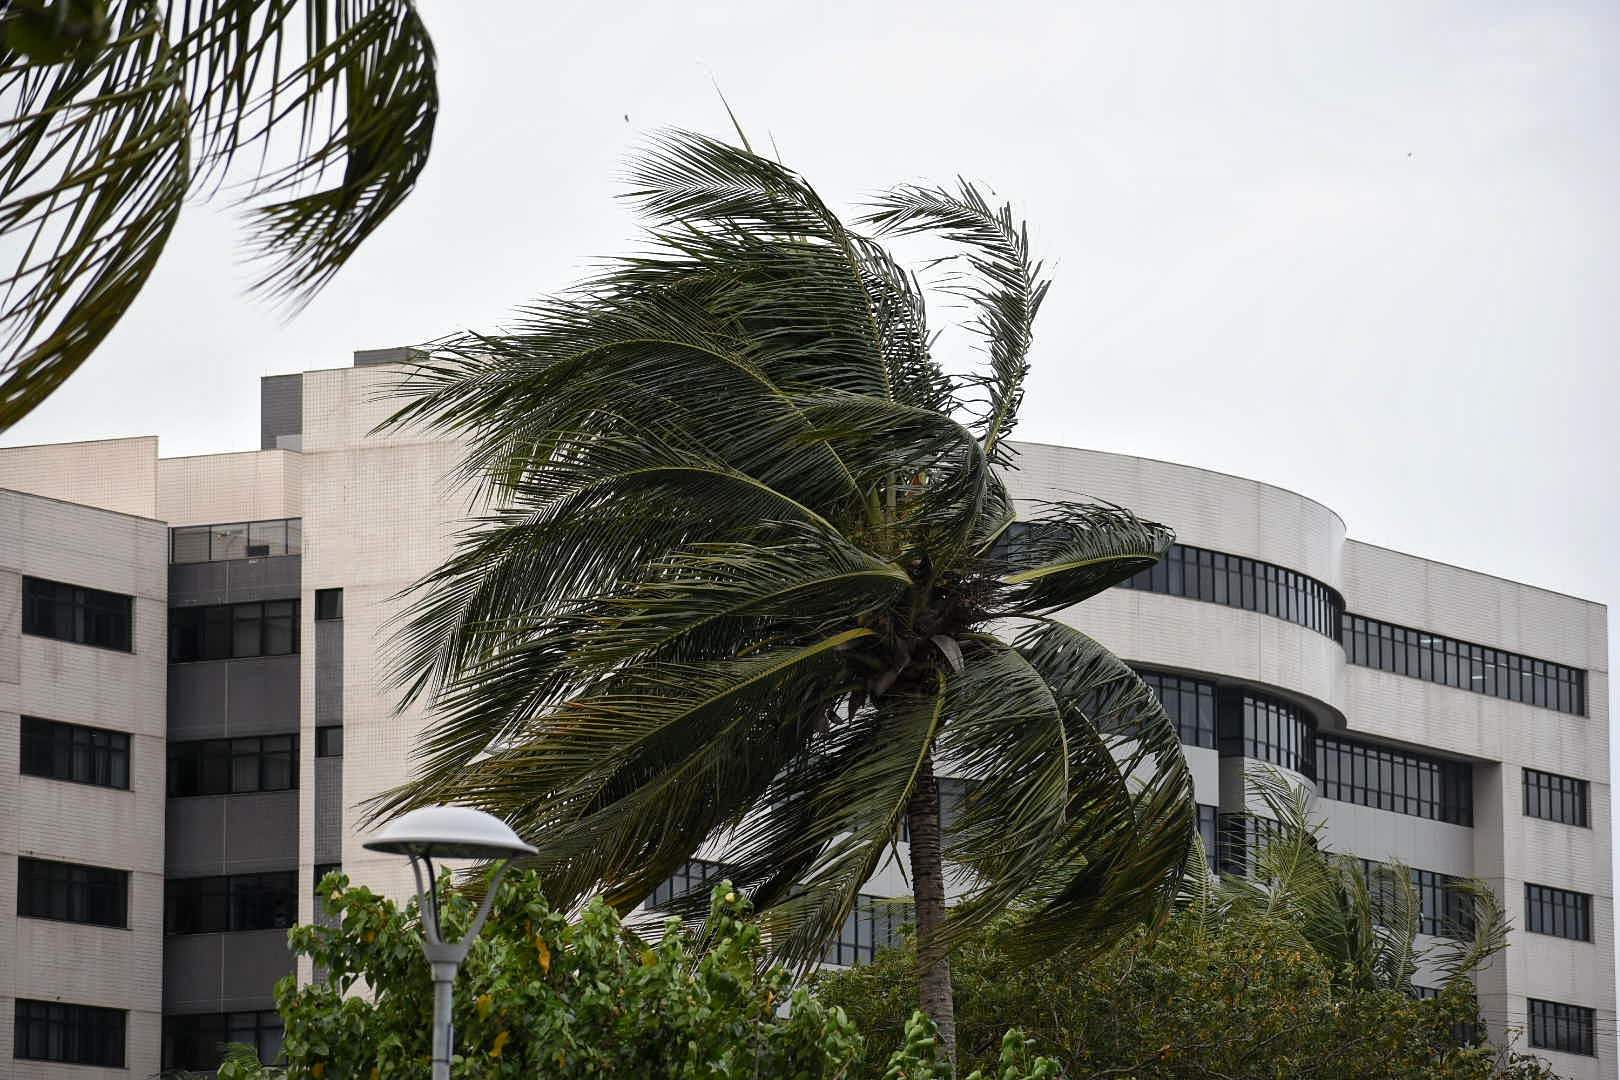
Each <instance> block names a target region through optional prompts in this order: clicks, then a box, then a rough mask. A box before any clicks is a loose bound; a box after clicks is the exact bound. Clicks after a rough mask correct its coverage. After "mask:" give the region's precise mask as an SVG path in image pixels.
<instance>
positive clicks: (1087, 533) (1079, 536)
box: [1001, 502, 1175, 614]
mask: <svg viewBox="0 0 1620 1080" xmlns="http://www.w3.org/2000/svg"><path fill="white" fill-rule="evenodd" d="M1174 540H1175V534H1174V533H1173V532H1171V531H1170V530H1169V529H1168V528H1166V527H1165V526H1163V525H1160V524H1158V523H1156V522H1152V521H1144V520H1142V519H1141V518H1139V517H1137V516H1136V515H1135V514H1133V513H1131V512H1130V511H1129V510H1126V509H1124V508H1123V507H1118V506H1108V505H1094V504H1088V503H1070V502H1054V503H1045V504H1043V505H1042V506H1041V508H1040V512H1039V514H1038V515H1037V516H1036V517H1035V518H1033V519H1032V520H1031V521H1030V522H1028V525H1027V528H1026V530H1025V532H1024V533H1023V535H1022V536H1021V537H1020V539H1019V540H1018V541H1017V542H1016V543H1014V544H1011V545H1009V546H1008V555H1007V569H1006V573H1005V574H1004V575H1003V576H1002V579H1001V580H1002V581H1003V582H1005V583H1006V584H1007V585H1010V586H1012V587H1013V588H1012V593H1011V596H1010V597H1009V598H1008V601H1007V610H1008V611H1009V612H1010V613H1015V614H1044V613H1047V612H1052V611H1057V610H1060V609H1062V608H1065V607H1069V606H1071V605H1074V604H1078V603H1080V602H1081V601H1083V600H1086V599H1089V598H1090V597H1092V596H1095V595H1096V594H1097V593H1100V592H1102V591H1103V590H1104V589H1107V588H1109V587H1111V586H1113V585H1117V584H1119V583H1120V582H1121V581H1125V580H1126V579H1128V578H1130V577H1131V576H1132V575H1134V574H1136V573H1138V572H1139V571H1141V570H1144V569H1146V568H1148V567H1150V566H1152V565H1153V564H1154V563H1156V562H1158V561H1159V560H1160V559H1162V558H1163V557H1164V555H1165V552H1167V551H1169V550H1170V545H1171V543H1173V542H1174Z"/></svg>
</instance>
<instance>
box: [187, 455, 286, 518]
mask: <svg viewBox="0 0 1620 1080" xmlns="http://www.w3.org/2000/svg"><path fill="white" fill-rule="evenodd" d="M303 465H304V460H303V458H301V457H300V456H299V455H298V454H295V453H293V452H291V451H289V450H249V451H246V452H243V453H240V454H207V455H204V456H201V457H182V458H163V459H162V460H160V461H159V462H158V474H157V483H158V500H157V506H158V513H157V516H158V517H160V518H162V519H163V520H164V521H167V522H168V523H169V524H170V525H219V524H224V523H226V522H232V521H270V520H273V519H275V518H289V517H298V516H299V513H300V510H301V500H302V498H303V492H304V484H303Z"/></svg>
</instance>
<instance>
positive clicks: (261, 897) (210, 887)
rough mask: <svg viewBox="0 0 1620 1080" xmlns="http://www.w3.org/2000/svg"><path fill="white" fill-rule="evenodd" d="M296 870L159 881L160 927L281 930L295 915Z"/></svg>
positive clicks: (191, 931) (217, 930) (184, 931)
mask: <svg viewBox="0 0 1620 1080" xmlns="http://www.w3.org/2000/svg"><path fill="white" fill-rule="evenodd" d="M297 891H298V871H296V870H278V871H276V872H274V873H268V874H232V875H230V876H228V877H204V878H171V879H170V880H169V881H168V882H167V883H165V885H164V896H163V929H164V931H165V932H167V933H170V934H220V933H233V932H236V931H242V930H285V929H287V928H288V927H289V926H291V925H292V924H293V920H294V918H295V917H296V916H297V914H298V897H297V895H296V893H297Z"/></svg>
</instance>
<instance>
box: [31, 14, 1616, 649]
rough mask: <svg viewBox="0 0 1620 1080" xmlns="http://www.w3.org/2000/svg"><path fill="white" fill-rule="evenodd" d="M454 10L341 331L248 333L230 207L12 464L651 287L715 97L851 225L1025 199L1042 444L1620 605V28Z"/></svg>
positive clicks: (238, 425)
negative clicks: (1277, 491) (599, 261)
mask: <svg viewBox="0 0 1620 1080" xmlns="http://www.w3.org/2000/svg"><path fill="white" fill-rule="evenodd" d="M422 6H423V8H424V9H425V13H426V16H427V19H428V21H429V23H430V26H431V28H432V31H433V34H434V38H435V40H436V42H437V45H438V52H439V58H440V63H441V67H440V72H441V90H442V97H443V110H442V113H441V116H440V121H439V129H438V139H437V144H436V146H435V149H434V154H433V160H432V163H431V164H430V165H429V167H428V171H427V174H426V177H425V179H424V181H423V183H422V185H421V187H420V188H419V189H418V191H417V192H416V194H415V195H414V197H413V198H412V200H411V201H410V202H409V203H408V204H407V205H406V207H405V208H404V209H403V210H402V211H401V212H400V213H399V214H397V215H396V216H395V217H394V219H393V220H392V221H391V222H390V223H389V224H388V225H387V226H386V227H385V229H384V230H383V231H382V232H381V234H379V235H378V236H376V237H375V238H374V239H373V241H372V242H371V244H370V246H369V247H368V248H367V249H366V250H365V251H364V252H363V253H362V254H361V255H360V257H359V258H358V259H356V260H355V261H354V262H353V263H352V264H351V265H350V266H349V268H348V269H347V270H346V271H345V272H344V273H343V274H342V275H341V276H340V277H339V278H338V279H337V280H336V281H335V282H334V283H333V285H332V286H331V287H329V288H328V289H327V291H326V292H325V293H324V294H322V296H321V297H320V298H319V299H318V300H317V301H316V303H315V304H314V305H313V306H311V307H310V308H309V309H307V310H306V311H305V312H304V313H303V314H302V315H300V316H299V317H298V318H297V319H296V320H294V321H292V322H291V323H282V322H280V321H278V319H277V318H276V317H275V316H274V315H273V314H272V313H271V312H269V311H268V310H267V308H266V307H264V306H263V305H261V304H259V303H257V302H255V301H253V300H251V299H248V298H246V297H244V295H243V293H242V288H243V285H244V283H245V282H246V280H247V278H248V272H247V270H246V269H245V268H243V267H241V266H240V265H238V263H237V261H236V254H235V249H234V247H233V245H234V243H235V240H236V235H235V233H234V232H233V226H232V222H231V220H230V217H229V215H228V214H227V213H226V212H225V210H224V209H223V208H218V209H215V208H210V207H204V206H198V207H195V208H194V209H193V210H192V212H191V213H190V214H189V215H188V216H187V218H186V219H185V220H184V221H183V223H182V224H181V226H180V228H179V230H178V232H177V234H176V235H175V237H174V239H173V241H172V242H171V243H170V246H169V251H168V253H167V257H166V260H165V262H164V263H163V266H162V268H161V270H160V271H159V273H158V275H157V278H156V280H154V281H153V282H152V283H151V285H149V286H148V288H147V290H146V292H145V294H144V295H143V296H142V297H141V299H140V301H139V303H138V305H137V307H136V308H135V310H134V311H132V312H131V313H130V315H129V316H128V317H127V318H126V319H125V320H124V322H123V323H122V325H121V326H120V327H119V328H118V330H117V331H116V333H115V334H114V335H113V337H112V338H111V339H110V340H109V341H108V343H107V344H106V345H104V346H103V347H102V349H101V351H100V352H99V353H98V354H97V356H96V357H95V358H94V359H93V360H91V361H90V362H89V363H88V364H87V365H86V366H85V367H84V368H83V369H81V371H80V372H79V373H78V374H77V375H76V376H75V377H74V378H73V379H72V380H70V381H69V382H68V383H67V385H66V386H65V387H64V388H63V389H62V390H60V391H58V392H57V394H56V395H55V396H54V397H53V398H51V399H50V400H49V401H48V402H46V404H44V405H43V406H42V407H41V408H39V409H38V410H37V411H36V412H35V413H34V414H33V415H32V416H31V417H30V418H28V419H27V420H25V421H23V422H22V423H21V424H19V425H17V427H15V428H14V429H13V430H11V431H10V432H8V433H7V434H6V435H5V436H4V438H3V440H0V441H3V442H4V443H6V444H20V443H32V442H49V441H58V440H66V439H81V438H99V437H106V436H112V435H133V434H147V433H156V434H158V435H159V436H161V439H162V442H161V447H162V452H163V453H164V454H166V455H175V454H184V453H197V452H204V451H214V450H233V449H245V448H250V447H255V446H257V438H258V421H257V410H258V376H260V375H261V374H266V373H273V372H288V371H298V370H302V369H305V368H312V367H332V366H339V365H343V364H346V363H348V359H349V353H350V350H352V349H355V348H370V347H380V346H388V345H396V344H405V343H409V342H415V341H421V340H424V339H427V338H431V337H435V336H438V335H440V334H442V333H445V332H447V331H450V330H453V329H456V328H460V327H467V326H470V327H479V328H489V327H491V326H493V325H495V324H497V323H498V321H499V320H500V319H501V317H502V315H503V313H505V312H507V311H509V310H510V309H511V308H512V307H513V306H514V305H516V304H519V303H521V302H522V301H524V300H525V299H527V298H529V297H532V296H534V295H536V294H539V293H542V292H546V291H550V290H554V289H557V288H559V287H561V286H563V285H565V284H567V283H568V282H569V281H570V280H572V279H574V278H576V277H577V276H579V274H580V273H581V272H582V270H583V269H584V268H585V267H586V264H587V262H588V261H589V260H590V259H591V258H592V257H594V256H598V255H602V254H609V253H613V252H618V251H622V250H624V249H625V248H626V247H627V246H628V245H629V243H630V241H631V238H632V236H633V233H632V226H631V223H630V221H629V220H628V218H627V217H626V216H625V215H624V213H623V211H622V209H621V208H620V207H618V206H617V205H615V203H614V200H613V198H612V195H613V193H614V191H615V190H616V188H615V184H614V176H615V173H616V170H617V168H618V166H619V164H620V163H621V162H622V161H623V159H624V157H625V155H626V154H627V152H628V151H629V150H630V149H632V147H633V146H634V144H635V142H636V140H637V138H638V137H639V136H640V135H642V134H644V133H646V132H647V131H649V130H652V129H655V128H657V127H660V126H664V125H681V126H687V127H696V128H701V129H706V130H710V131H715V132H721V133H723V132H724V131H725V130H726V120H725V115H724V112H723V111H722V110H721V108H720V105H719V103H718V101H717V99H716V97H715V91H714V89H713V84H712V82H711V80H716V81H718V82H719V84H720V85H721V87H722V88H723V89H724V91H725V93H726V95H727V97H728V98H729V99H730V101H731V103H732V105H733V106H734V107H735V108H736V110H737V112H738V114H739V115H740V117H741V118H742V120H743V122H744V123H745V125H747V126H748V128H749V129H750V131H751V133H752V134H754V135H756V136H763V135H767V134H768V135H770V136H774V138H775V140H776V143H777V146H778V147H779V148H780V151H781V153H782V155H783V157H784V159H785V160H786V161H787V163H788V164H790V165H792V166H794V167H796V168H798V169H800V170H801V171H803V172H805V173H806V174H807V175H808V176H809V177H810V178H811V179H812V181H813V182H814V183H816V185H817V186H818V187H819V188H820V189H821V191H822V193H823V194H824V195H825V196H826V197H828V198H829V199H830V200H832V201H834V202H835V203H836V202H842V203H846V204H847V203H850V202H853V201H854V200H856V199H858V198H860V197H861V196H862V195H863V194H865V193H867V192H870V191H872V190H874V189H876V188H879V187H882V186H886V185H888V184H891V183H894V182H896V181H901V180H911V179H925V180H949V179H950V178H952V177H953V176H955V175H956V174H958V173H961V174H965V175H968V176H971V177H975V178H979V179H982V180H984V181H986V182H988V183H989V184H991V185H993V186H994V187H995V188H996V189H997V190H998V191H999V192H1000V193H1002V194H1003V195H1006V196H1010V197H1012V198H1014V199H1015V200H1017V202H1018V203H1019V205H1020V207H1021V208H1022V210H1023V211H1024V212H1025V213H1026V214H1027V216H1028V217H1029V219H1030V221H1031V223H1032V230H1033V235H1034V237H1035V240H1036V243H1037V246H1038V247H1039V248H1040V249H1041V251H1042V252H1043V253H1045V254H1046V255H1047V256H1048V257H1049V258H1050V259H1051V260H1052V261H1053V263H1054V265H1055V271H1056V279H1057V284H1056V286H1055V287H1054V289H1053V291H1052V295H1051V298H1050V300H1049V301H1048V307H1047V308H1046V309H1045V312H1044V314H1043V325H1042V326H1041V327H1040V328H1039V336H1038V345H1037V349H1036V354H1035V365H1036V366H1035V373H1034V376H1033V380H1032V383H1031V390H1030V394H1029V397H1028V402H1027V405H1026V408H1025V418H1024V423H1023V426H1022V427H1021V428H1020V431H1019V434H1020V436H1021V437H1023V438H1028V439H1036V440H1043V441H1049V442H1058V443H1069V444H1074V445H1080V446H1087V447H1096V448H1099V449H1107V450H1119V451H1128V452H1131V453H1138V454H1145V455H1150V456H1153V457H1160V458H1167V459H1170V460H1173V461H1182V462H1187V463H1191V464H1197V465H1202V466H1207V467H1212V468H1217V469H1224V470H1227V471H1230V472H1234V473H1239V474H1242V475H1245V476H1251V477H1255V478H1258V479H1263V480H1267V481H1270V482H1272V483H1277V484H1282V485H1285V486H1287V487H1291V488H1294V489H1296V490H1298V491H1300V492H1302V493H1304V494H1306V495H1309V496H1311V497H1313V498H1315V499H1318V500H1320V501H1322V502H1324V503H1326V504H1327V505H1329V506H1331V507H1333V508H1335V509H1336V510H1338V511H1339V512H1340V513H1341V514H1343V516H1344V518H1345V521H1346V522H1347V524H1348V527H1349V530H1350V534H1351V535H1352V536H1354V537H1356V538H1358V539H1362V540H1367V541H1371V542H1374V543H1379V544H1384V545H1387V546H1391V547H1395V548H1400V549H1403V550H1407V551H1412V552H1415V553H1418V554H1421V555H1425V556H1428V557H1432V558H1438V559H1444V560H1447V561H1450V562H1456V563H1461V564H1463V565H1466V566H1470V567H1477V568H1480V569H1484V570H1488V571H1492V572H1495V573H1499V574H1503V575H1506V576H1508V577H1513V578H1519V579H1522V580H1526V581H1530V582H1534V583H1537V584H1541V585H1545V586H1548V587H1550V588H1555V589H1560V590H1564V591H1567V592H1573V593H1576V594H1579V595H1581V596H1585V597H1590V598H1593V599H1596V600H1600V601H1604V602H1607V603H1610V604H1611V605H1615V604H1620V555H1617V552H1620V543H1617V539H1616V537H1617V533H1620V425H1617V423H1616V419H1617V417H1616V412H1617V409H1620V374H1617V370H1620V369H1617V365H1616V363H1615V352H1616V344H1617V342H1620V198H1617V196H1620V138H1617V136H1620V7H1617V6H1616V5H1614V4H1613V3H1612V2H1608V3H1604V2H1594V3H1588V4H1554V3H1548V2H1542V0H1532V2H1527V3H1519V4H1498V3H1489V2H1482V0H1469V2H1463V3H1452V4H1447V3H1411V2H1410V0H1403V2H1397V3H1386V4H1377V3H1354V4H1344V3H1338V4H1307V3H1302V2H1298V0H1290V2H1288V3H1285V4H1282V3H1279V4H1275V5H1266V4H1261V3H1246V4H1215V3H1203V2H1200V3H1191V2H1189V3H1186V4H1183V5H1179V6H1172V5H1154V6H1153V8H1152V10H1147V6H1146V5H1130V6H1129V10H1127V6H1126V5H1113V4H1109V5H1104V4H1097V3H1068V4H1063V3H1053V2H1051V0H1046V2H1043V3H1015V2H1010V0H1000V2H997V3H995V4H992V5H986V4H984V3H982V2H976V3H965V2H955V0H928V2H922V0H917V2H909V3H874V2H868V3H859V4H857V3H848V4H834V3H825V4H820V5H816V4H805V3H793V4H775V3H764V2H758V0H755V2H743V0H734V2H729V3H709V4H702V3H693V2H687V3H680V4H671V3H640V4H638V3H617V4H611V5H610V4H603V3H600V2H597V3H589V4H568V3H557V2H553V3H548V4H545V5H537V4H533V3H517V2H506V3H494V2H490V0H480V2H478V3H476V4H469V3H457V2H451V0H436V2H435V0H427V2H424V3H423V5H422ZM541 12H543V13H544V14H541ZM938 321H942V320H941V319H939V318H938V317H936V322H938ZM1614 638H1620V623H1617V621H1616V620H1615V619H1613V618H1611V639H1614ZM1610 666H1611V669H1613V667H1614V665H1613V663H1611V665H1610Z"/></svg>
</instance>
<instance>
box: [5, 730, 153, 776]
mask: <svg viewBox="0 0 1620 1080" xmlns="http://www.w3.org/2000/svg"><path fill="white" fill-rule="evenodd" d="M22 772H23V773H24V774H25V775H27V776H43V777H45V778H46V779H48V780H71V781H73V782H75V783H79V784H96V785H98V786H100V787H112V788H126V789H127V788H128V787H129V736H128V735H127V734H125V733H124V732H122V731H107V730H105V729H103V728H93V727H83V726H81V725H79V724H63V723H58V722H57V721H55V720H41V719H40V718H39V717H37V716H25V717H23V718H22Z"/></svg>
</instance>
